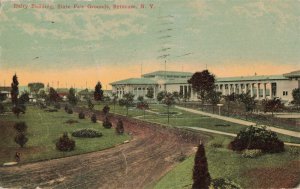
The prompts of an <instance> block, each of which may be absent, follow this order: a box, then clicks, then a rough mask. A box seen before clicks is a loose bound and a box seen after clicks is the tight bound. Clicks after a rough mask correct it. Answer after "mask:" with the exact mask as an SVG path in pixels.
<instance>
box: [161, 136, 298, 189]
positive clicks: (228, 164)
mask: <svg viewBox="0 0 300 189" xmlns="http://www.w3.org/2000/svg"><path fill="white" fill-rule="evenodd" d="M230 141H231V138H230V137H223V136H216V135H215V138H214V139H213V140H211V141H210V142H209V143H208V144H207V145H206V147H205V149H206V157H207V159H208V166H209V172H210V175H211V177H212V178H213V179H215V178H228V179H230V180H233V181H234V182H235V183H237V184H239V185H240V186H242V187H244V188H257V187H259V184H261V183H264V182H266V181H265V180H263V178H258V177H256V178H251V177H250V175H247V173H248V172H249V171H251V170H254V169H256V168H262V169H264V168H266V169H270V168H280V169H284V168H286V167H287V166H288V164H289V163H291V162H292V161H300V157H299V156H297V155H291V154H290V152H289V150H288V147H286V148H287V150H286V152H284V153H279V154H265V155H262V156H260V157H257V158H255V159H249V158H243V157H242V156H241V154H238V153H236V152H233V151H231V150H229V149H227V148H226V147H227V145H228V143H229V142H230ZM213 143H218V144H223V147H222V148H215V147H212V146H211V144H213ZM193 165H194V156H191V157H189V158H187V159H186V160H185V161H183V162H182V163H180V164H178V165H177V166H176V167H175V168H174V169H172V170H171V171H170V172H168V173H167V174H166V175H165V176H164V177H163V178H162V179H161V180H160V181H159V182H158V183H157V184H156V186H155V188H156V189H183V188H191V184H192V170H193ZM298 165H299V164H298ZM297 169H298V168H297V167H295V170H293V171H297ZM274 170H276V169H274ZM262 171H263V170H262ZM286 171H289V170H286ZM291 172H292V170H291ZM298 172H299V171H298ZM273 174H274V175H273ZM276 174H278V172H276V171H274V172H272V173H271V174H270V175H269V178H268V179H269V180H268V181H267V182H272V180H273V181H274V182H276V178H277V177H276ZM281 174H282V176H284V173H281ZM287 175H288V174H287ZM267 176H268V175H267ZM294 176H295V178H292V179H295V180H294V181H295V182H297V181H299V176H296V175H294ZM285 179H291V178H285Z"/></svg>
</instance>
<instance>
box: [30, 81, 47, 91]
mask: <svg viewBox="0 0 300 189" xmlns="http://www.w3.org/2000/svg"><path fill="white" fill-rule="evenodd" d="M44 87H45V85H44V83H40V82H37V83H28V88H29V90H30V92H31V93H35V94H37V93H38V92H39V90H40V89H42V88H44Z"/></svg>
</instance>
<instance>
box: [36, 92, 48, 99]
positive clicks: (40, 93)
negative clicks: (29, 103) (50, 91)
mask: <svg viewBox="0 0 300 189" xmlns="http://www.w3.org/2000/svg"><path fill="white" fill-rule="evenodd" d="M37 97H38V98H43V99H46V98H47V94H46V92H45V90H40V92H39V93H38V94H37Z"/></svg>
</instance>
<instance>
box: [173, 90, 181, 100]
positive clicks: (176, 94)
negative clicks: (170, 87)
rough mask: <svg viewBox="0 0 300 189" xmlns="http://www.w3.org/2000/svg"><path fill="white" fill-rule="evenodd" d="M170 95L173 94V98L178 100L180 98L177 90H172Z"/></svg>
mask: <svg viewBox="0 0 300 189" xmlns="http://www.w3.org/2000/svg"><path fill="white" fill-rule="evenodd" d="M172 95H173V98H174V100H176V101H179V99H180V94H179V92H177V91H174V92H173V93H172Z"/></svg>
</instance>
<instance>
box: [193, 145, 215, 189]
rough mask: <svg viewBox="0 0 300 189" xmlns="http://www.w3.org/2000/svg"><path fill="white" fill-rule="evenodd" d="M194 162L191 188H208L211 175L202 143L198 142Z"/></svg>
mask: <svg viewBox="0 0 300 189" xmlns="http://www.w3.org/2000/svg"><path fill="white" fill-rule="evenodd" d="M194 162H195V164H194V169H193V181H194V182H193V186H192V188H193V189H208V188H209V185H210V182H211V177H210V174H209V172H208V164H207V159H206V155H205V149H204V145H203V144H202V143H200V144H199V146H198V150H197V152H196V155H195V161H194Z"/></svg>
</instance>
